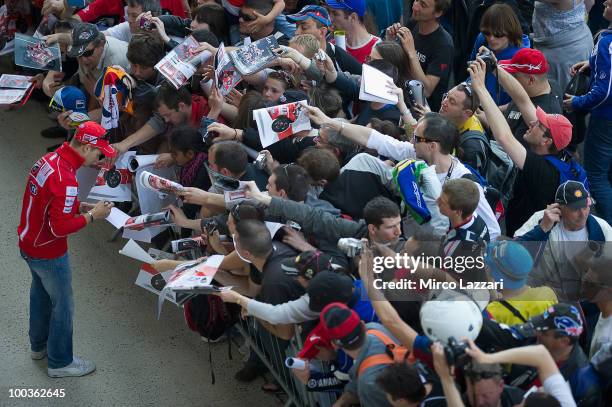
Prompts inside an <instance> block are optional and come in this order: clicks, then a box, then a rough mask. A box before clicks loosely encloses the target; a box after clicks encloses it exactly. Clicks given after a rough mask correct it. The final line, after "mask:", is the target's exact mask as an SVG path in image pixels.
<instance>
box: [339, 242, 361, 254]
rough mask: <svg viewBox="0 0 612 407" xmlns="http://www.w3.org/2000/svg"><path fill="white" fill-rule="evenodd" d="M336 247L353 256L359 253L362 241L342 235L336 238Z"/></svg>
mask: <svg viewBox="0 0 612 407" xmlns="http://www.w3.org/2000/svg"><path fill="white" fill-rule="evenodd" d="M338 249H340V250H341V251H342V253H344V254H346V255H347V256H348V257H355V256H359V255H360V254H361V250H362V249H363V243H362V242H361V240H359V239H355V238H352V237H343V238H341V239H338Z"/></svg>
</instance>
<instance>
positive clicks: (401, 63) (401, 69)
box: [374, 41, 410, 87]
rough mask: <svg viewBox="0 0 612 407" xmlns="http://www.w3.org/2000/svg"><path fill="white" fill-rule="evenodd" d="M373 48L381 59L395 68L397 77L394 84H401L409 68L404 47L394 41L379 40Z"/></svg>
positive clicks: (406, 77)
mask: <svg viewBox="0 0 612 407" xmlns="http://www.w3.org/2000/svg"><path fill="white" fill-rule="evenodd" d="M374 48H375V49H376V51H377V52H378V53H379V54H380V56H381V57H382V59H383V60H385V61H387V62H389V63H391V64H392V65H393V66H395V67H396V68H397V72H398V75H397V76H398V78H397V80H396V81H395V84H396V85H397V86H400V87H401V86H403V84H404V83H405V82H406V80H407V79H408V75H409V69H410V63H409V62H408V56H407V55H406V52H405V51H404V48H402V46H401V45H399V44H398V43H397V42H395V41H381V42H379V43H378V44H376V45H375V46H374Z"/></svg>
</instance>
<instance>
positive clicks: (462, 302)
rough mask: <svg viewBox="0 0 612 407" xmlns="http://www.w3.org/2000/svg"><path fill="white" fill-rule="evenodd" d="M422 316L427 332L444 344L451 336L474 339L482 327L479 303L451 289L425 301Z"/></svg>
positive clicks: (433, 338)
mask: <svg viewBox="0 0 612 407" xmlns="http://www.w3.org/2000/svg"><path fill="white" fill-rule="evenodd" d="M420 317H421V326H422V327H423V331H424V332H425V334H426V335H427V336H428V337H429V338H430V339H431V340H433V341H440V342H442V343H443V344H447V343H448V339H449V338H450V337H451V336H452V337H454V338H455V339H456V340H458V341H460V340H462V339H463V338H467V339H471V340H474V339H476V337H477V336H478V334H479V333H480V328H482V313H481V311H480V309H479V308H478V305H476V303H475V302H474V301H473V300H472V299H471V298H469V297H468V296H466V295H463V294H459V293H457V292H454V291H450V290H448V291H445V292H444V293H443V294H442V295H440V296H439V297H438V298H436V299H435V300H431V301H427V302H426V303H424V304H423V306H422V307H421V312H420Z"/></svg>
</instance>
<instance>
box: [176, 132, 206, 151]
mask: <svg viewBox="0 0 612 407" xmlns="http://www.w3.org/2000/svg"><path fill="white" fill-rule="evenodd" d="M168 142H169V145H170V150H171V151H180V152H182V153H186V152H188V151H196V152H199V151H204V150H205V147H206V146H205V145H204V142H203V141H202V136H200V133H198V129H196V128H195V127H193V126H188V125H183V126H178V127H175V128H173V129H172V131H171V132H170V136H169V137H168Z"/></svg>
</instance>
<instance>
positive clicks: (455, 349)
mask: <svg viewBox="0 0 612 407" xmlns="http://www.w3.org/2000/svg"><path fill="white" fill-rule="evenodd" d="M469 347H470V346H469V345H468V343H467V342H459V341H457V340H456V339H455V338H454V337H452V336H451V337H450V338H448V344H447V345H444V355H445V356H446V363H448V365H449V366H456V367H462V366H465V365H466V364H467V363H468V362H469V361H470V356H469V355H468V354H467V353H466V352H465V350H466V349H468V348H469Z"/></svg>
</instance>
